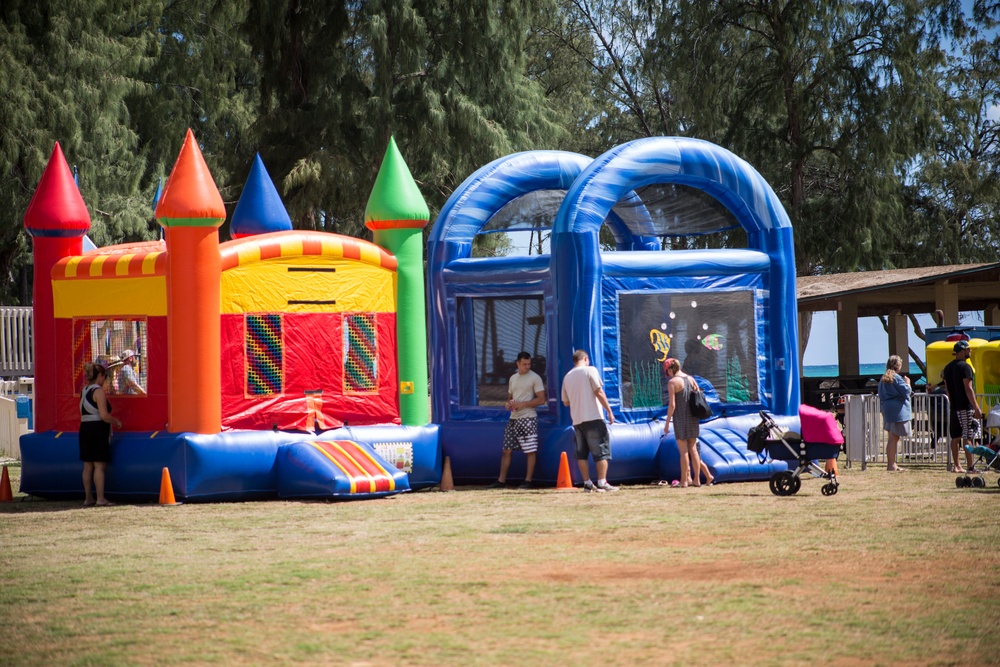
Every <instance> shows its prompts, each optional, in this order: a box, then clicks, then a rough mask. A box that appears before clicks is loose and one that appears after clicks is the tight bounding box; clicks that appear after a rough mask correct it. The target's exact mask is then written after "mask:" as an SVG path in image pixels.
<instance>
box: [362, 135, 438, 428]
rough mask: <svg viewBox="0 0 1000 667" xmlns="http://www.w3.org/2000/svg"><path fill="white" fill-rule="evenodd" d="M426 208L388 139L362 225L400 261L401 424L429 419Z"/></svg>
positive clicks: (395, 149)
mask: <svg viewBox="0 0 1000 667" xmlns="http://www.w3.org/2000/svg"><path fill="white" fill-rule="evenodd" d="M429 219H430V212H429V211H428V210H427V203H426V202H425V201H424V197H423V195H421V194H420V189H419V188H418V187H417V183H416V181H414V180H413V176H412V175H410V170H409V168H408V167H407V166H406V162H405V161H404V160H403V156H402V155H400V153H399V149H398V148H397V147H396V140H395V139H394V138H390V139H389V146H388V148H386V151H385V157H384V158H383V159H382V166H381V167H380V168H379V171H378V177H377V178H376V179H375V185H374V186H373V187H372V193H371V195H369V197H368V206H367V207H366V208H365V226H367V227H368V229H370V230H372V232H373V233H374V235H375V243H376V244H378V245H379V246H381V247H382V248H384V249H385V250H386V251H388V252H391V253H392V254H393V255H395V256H396V260H397V261H398V262H399V268H398V269H397V273H396V280H397V284H396V295H397V300H396V303H397V310H396V334H397V335H396V343H397V360H396V364H397V368H398V372H399V416H400V420H401V421H402V423H403V424H405V425H408V426H422V425H424V424H426V423H427V422H428V421H429V418H430V414H429V410H428V384H427V325H426V303H425V298H424V294H425V291H424V239H423V228H424V227H426V226H427V221H428V220H429Z"/></svg>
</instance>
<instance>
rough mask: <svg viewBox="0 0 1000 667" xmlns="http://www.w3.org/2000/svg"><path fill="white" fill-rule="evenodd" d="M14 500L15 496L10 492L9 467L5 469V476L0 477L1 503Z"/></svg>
mask: <svg viewBox="0 0 1000 667" xmlns="http://www.w3.org/2000/svg"><path fill="white" fill-rule="evenodd" d="M13 500H14V494H13V493H12V492H11V490H10V474H9V473H8V472H7V466H4V467H3V474H2V475H0V503H9V502H11V501H13Z"/></svg>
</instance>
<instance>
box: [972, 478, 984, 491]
mask: <svg viewBox="0 0 1000 667" xmlns="http://www.w3.org/2000/svg"><path fill="white" fill-rule="evenodd" d="M972 486H973V488H976V489H981V488H983V487H984V486H986V480H985V479H983V478H982V477H973V478H972Z"/></svg>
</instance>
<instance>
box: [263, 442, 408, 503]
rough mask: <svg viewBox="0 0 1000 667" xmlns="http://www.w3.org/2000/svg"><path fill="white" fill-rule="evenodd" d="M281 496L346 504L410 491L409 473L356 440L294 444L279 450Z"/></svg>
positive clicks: (278, 464)
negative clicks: (325, 499) (330, 500)
mask: <svg viewBox="0 0 1000 667" xmlns="http://www.w3.org/2000/svg"><path fill="white" fill-rule="evenodd" d="M277 466H278V496H279V497H281V498H339V499H345V500H351V499H358V500H363V499H367V498H378V497H380V496H391V495H393V494H396V493H402V492H404V491H409V490H410V479H409V477H408V476H407V474H406V473H405V472H403V471H402V470H397V469H396V467H395V466H393V465H391V464H389V463H387V462H386V461H385V460H383V459H382V458H381V457H380V456H379V455H378V454H376V453H375V450H374V449H372V448H371V447H370V446H368V445H366V444H363V443H360V442H354V441H353V440H330V441H322V440H315V441H309V442H294V443H291V444H287V445H282V446H281V447H279V448H278V457H277Z"/></svg>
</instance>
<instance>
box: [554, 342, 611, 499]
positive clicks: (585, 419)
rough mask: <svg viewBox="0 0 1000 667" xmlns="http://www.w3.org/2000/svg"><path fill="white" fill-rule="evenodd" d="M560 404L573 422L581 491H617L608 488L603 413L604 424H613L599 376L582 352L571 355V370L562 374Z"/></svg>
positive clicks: (608, 438)
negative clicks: (591, 463)
mask: <svg viewBox="0 0 1000 667" xmlns="http://www.w3.org/2000/svg"><path fill="white" fill-rule="evenodd" d="M562 401H563V403H565V404H566V405H568V406H569V412H570V415H571V416H572V418H573V434H574V436H575V437H576V463H577V465H579V466H580V474H581V475H582V476H583V490H584V491H588V492H589V491H617V490H618V487H616V486H611V485H610V484H608V461H610V460H611V435H610V433H608V425H607V424H605V423H604V413H603V412H601V408H602V407H603V408H604V410H606V411H607V413H608V423H611V424H614V423H615V416H614V415H613V414H612V413H611V406H610V405H608V397H607V396H605V395H604V383H603V382H601V374H600V373H599V372H598V371H597V369H596V368H594V367H593V366H591V365H590V355H588V354H587V353H586V352H584V351H583V350H577V351H576V352H574V353H573V369H572V370H571V371H570V372H569V373H566V377H565V378H563V385H562ZM590 455H593V457H594V465H595V466H596V468H597V484H594V483H593V482H592V481H590V467H589V466H588V464H587V457H588V456H590Z"/></svg>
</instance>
